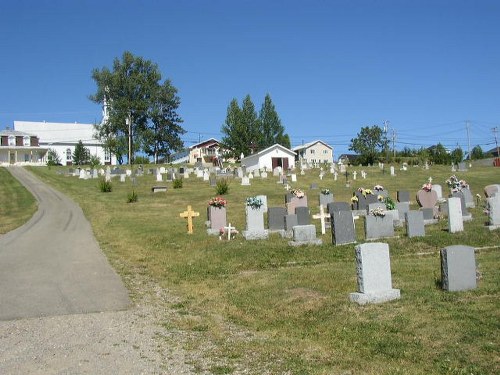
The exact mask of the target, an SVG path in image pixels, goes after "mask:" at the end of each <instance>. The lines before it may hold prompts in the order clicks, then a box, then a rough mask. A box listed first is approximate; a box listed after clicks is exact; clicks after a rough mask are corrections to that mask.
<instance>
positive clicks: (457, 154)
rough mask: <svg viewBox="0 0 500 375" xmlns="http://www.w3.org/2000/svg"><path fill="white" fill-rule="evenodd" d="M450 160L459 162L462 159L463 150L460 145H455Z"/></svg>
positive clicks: (455, 162)
mask: <svg viewBox="0 0 500 375" xmlns="http://www.w3.org/2000/svg"><path fill="white" fill-rule="evenodd" d="M450 160H451V162H452V163H454V164H458V163H460V162H461V161H462V160H464V152H463V150H462V149H461V148H460V147H457V148H456V149H454V150H453V151H452V152H451V155H450Z"/></svg>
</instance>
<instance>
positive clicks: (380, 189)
mask: <svg viewBox="0 0 500 375" xmlns="http://www.w3.org/2000/svg"><path fill="white" fill-rule="evenodd" d="M373 190H375V191H382V190H384V187H383V186H382V185H375V186H374V187H373Z"/></svg>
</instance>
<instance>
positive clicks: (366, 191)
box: [358, 187, 373, 197]
mask: <svg viewBox="0 0 500 375" xmlns="http://www.w3.org/2000/svg"><path fill="white" fill-rule="evenodd" d="M358 191H359V192H360V193H361V194H363V196H364V197H366V196H367V195H368V194H373V191H372V190H371V189H365V188H362V187H360V188H358Z"/></svg>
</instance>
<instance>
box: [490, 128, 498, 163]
mask: <svg viewBox="0 0 500 375" xmlns="http://www.w3.org/2000/svg"><path fill="white" fill-rule="evenodd" d="M491 131H492V132H493V135H494V136H495V146H496V147H497V158H500V154H499V153H498V141H497V131H498V126H495V127H494V128H493V129H491Z"/></svg>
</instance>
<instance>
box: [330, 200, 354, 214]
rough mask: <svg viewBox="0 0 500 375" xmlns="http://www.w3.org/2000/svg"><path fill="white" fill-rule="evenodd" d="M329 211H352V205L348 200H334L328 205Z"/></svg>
mask: <svg viewBox="0 0 500 375" xmlns="http://www.w3.org/2000/svg"><path fill="white" fill-rule="evenodd" d="M326 208H327V210H328V213H330V214H332V213H334V212H337V211H349V213H350V211H351V206H350V205H349V203H347V202H333V203H328V205H327V206H326Z"/></svg>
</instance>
